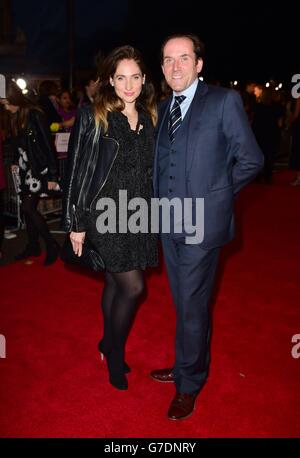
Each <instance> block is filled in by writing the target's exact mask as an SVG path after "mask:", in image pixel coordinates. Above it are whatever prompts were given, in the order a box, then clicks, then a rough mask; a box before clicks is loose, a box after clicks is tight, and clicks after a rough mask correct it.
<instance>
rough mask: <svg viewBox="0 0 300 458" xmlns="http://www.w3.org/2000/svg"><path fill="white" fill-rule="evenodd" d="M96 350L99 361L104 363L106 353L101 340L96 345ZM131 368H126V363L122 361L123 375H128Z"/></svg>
mask: <svg viewBox="0 0 300 458" xmlns="http://www.w3.org/2000/svg"><path fill="white" fill-rule="evenodd" d="M98 350H99V352H100V357H101V360H102V361H104V358H107V355H108V352H107V351H105V350H104V345H103V340H100V342H99V343H98ZM129 372H131V368H130V367H129V366H128V364H127V363H126V361H124V374H129Z"/></svg>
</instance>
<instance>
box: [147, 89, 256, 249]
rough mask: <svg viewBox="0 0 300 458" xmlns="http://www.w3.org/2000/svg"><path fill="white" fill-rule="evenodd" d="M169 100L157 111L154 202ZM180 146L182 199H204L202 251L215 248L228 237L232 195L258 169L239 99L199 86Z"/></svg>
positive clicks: (229, 92) (233, 94) (228, 92)
mask: <svg viewBox="0 0 300 458" xmlns="http://www.w3.org/2000/svg"><path fill="white" fill-rule="evenodd" d="M171 101H172V97H168V98H167V99H165V100H164V101H163V102H161V104H160V106H159V113H158V126H157V141H156V151H155V160H154V170H153V186H154V196H155V197H158V173H159V168H158V144H159V141H160V133H161V128H162V125H163V121H164V119H165V117H166V116H168V115H169V110H170V104H171ZM189 110H191V113H190V119H189V126H188V134H187V140H186V150H185V154H186V170H185V179H186V182H187V194H188V195H187V196H186V197H192V198H204V239H203V242H202V247H203V248H205V249H211V248H215V247H218V246H221V245H223V244H225V243H227V242H228V241H229V240H231V239H232V237H233V235H234V222H233V206H234V195H235V194H236V193H237V192H238V191H240V189H241V188H242V187H243V186H245V185H246V184H247V183H249V182H250V181H251V180H252V179H253V178H254V177H255V176H256V175H257V173H258V172H259V171H260V170H261V169H262V167H263V155H262V152H261V150H260V148H259V146H258V145H257V142H256V140H255V137H254V134H253V132H252V130H251V127H250V125H249V122H248V118H247V116H246V113H245V110H244V107H243V103H242V100H241V97H240V96H239V94H238V93H237V92H236V91H235V90H232V89H225V88H221V87H214V86H208V85H207V84H205V83H204V82H201V81H199V84H198V87H197V90H196V93H195V96H194V98H193V100H192V103H191V106H190V108H189Z"/></svg>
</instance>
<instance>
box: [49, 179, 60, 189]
mask: <svg viewBox="0 0 300 458" xmlns="http://www.w3.org/2000/svg"><path fill="white" fill-rule="evenodd" d="M57 186H58V183H57V182H56V181H48V190H49V191H53V190H54V191H55V189H56V188H57Z"/></svg>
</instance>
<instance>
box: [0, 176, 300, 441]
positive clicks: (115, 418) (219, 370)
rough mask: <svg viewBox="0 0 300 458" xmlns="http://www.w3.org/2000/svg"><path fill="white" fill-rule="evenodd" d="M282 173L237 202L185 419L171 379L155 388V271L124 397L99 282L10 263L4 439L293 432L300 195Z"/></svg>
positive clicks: (4, 284) (298, 373)
mask: <svg viewBox="0 0 300 458" xmlns="http://www.w3.org/2000/svg"><path fill="white" fill-rule="evenodd" d="M290 179H291V176H290V174H289V173H288V172H282V173H280V174H276V176H275V184H274V185H273V186H267V185H259V184H253V185H251V186H249V187H248V188H247V189H245V190H244V191H243V192H242V194H241V195H240V197H239V199H238V202H237V213H238V215H239V218H238V220H239V224H238V229H239V228H242V234H241V232H240V230H238V236H237V238H236V240H235V242H234V243H231V244H230V245H228V247H226V249H225V250H224V252H223V257H222V264H221V267H220V272H219V273H220V275H219V278H220V280H219V282H218V291H217V294H216V302H215V305H214V321H213V323H214V326H213V339H212V363H211V370H210V377H209V380H208V383H207V384H206V386H205V388H204V389H203V391H202V393H201V395H200V396H199V398H198V401H197V409H196V411H195V413H194V415H193V416H192V417H191V418H189V419H187V420H185V421H183V422H178V423H176V422H171V421H169V420H168V419H167V418H166V411H167V409H168V406H169V402H170V400H171V397H172V396H173V393H174V388H173V386H172V384H167V385H163V384H160V383H156V382H154V381H152V380H151V379H150V378H149V376H148V373H149V371H150V370H151V369H153V368H158V367H163V366H165V365H169V364H170V363H172V355H173V334H174V324H175V320H174V310H173V306H172V303H171V299H170V292H169V288H168V284H167V281H166V276H165V273H164V272H157V271H156V272H154V273H153V274H152V275H150V277H149V278H148V296H147V298H146V300H145V301H144V303H143V304H142V306H141V309H140V311H139V313H138V316H137V320H136V324H135V327H134V328H133V331H132V334H131V335H130V338H129V342H128V351H127V357H126V359H127V360H128V362H129V364H130V365H131V366H132V368H133V371H132V374H130V375H129V376H128V379H129V390H128V391H127V392H118V391H117V390H115V389H114V388H112V387H111V386H110V385H109V383H108V381H107V370H106V365H105V364H101V361H100V358H99V355H98V353H97V349H96V346H97V342H98V339H99V336H100V335H101V332H100V331H101V321H100V313H99V300H100V293H101V288H102V279H101V278H97V277H96V276H94V277H87V276H85V275H83V274H79V273H78V272H72V271H70V270H66V269H65V267H64V265H63V264H62V263H61V262H57V263H56V264H55V265H53V266H50V267H48V268H45V267H43V266H42V258H41V259H38V260H36V261H35V262H34V263H33V264H32V265H25V264H24V263H21V262H19V263H14V264H11V265H9V266H8V267H3V268H2V269H1V298H2V299H1V302H2V304H1V322H0V334H3V335H5V337H6V343H7V357H6V359H0V377H1V381H0V391H1V392H0V436H1V437H158V438H159V437H166V438H167V437H173V438H175V437H186V438H187V437H199V438H201V437H299V436H300V389H299V386H300V358H299V359H294V358H293V357H292V355H291V349H292V346H293V344H292V343H291V338H292V336H293V335H294V334H300V313H299V304H300V287H299V279H300V243H299V237H300V213H299V201H300V188H297V187H291V186H289V185H288V183H289V181H290Z"/></svg>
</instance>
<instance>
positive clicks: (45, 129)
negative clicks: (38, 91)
mask: <svg viewBox="0 0 300 458" xmlns="http://www.w3.org/2000/svg"><path fill="white" fill-rule="evenodd" d="M33 116H34V120H35V128H36V130H37V134H38V138H39V139H41V140H42V143H43V146H42V151H43V154H45V155H46V163H47V167H48V172H47V179H48V181H58V173H57V157H56V151H55V147H54V142H53V139H52V136H51V132H50V129H49V126H48V124H47V120H46V117H45V115H44V113H41V112H40V111H37V110H34V112H33Z"/></svg>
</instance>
